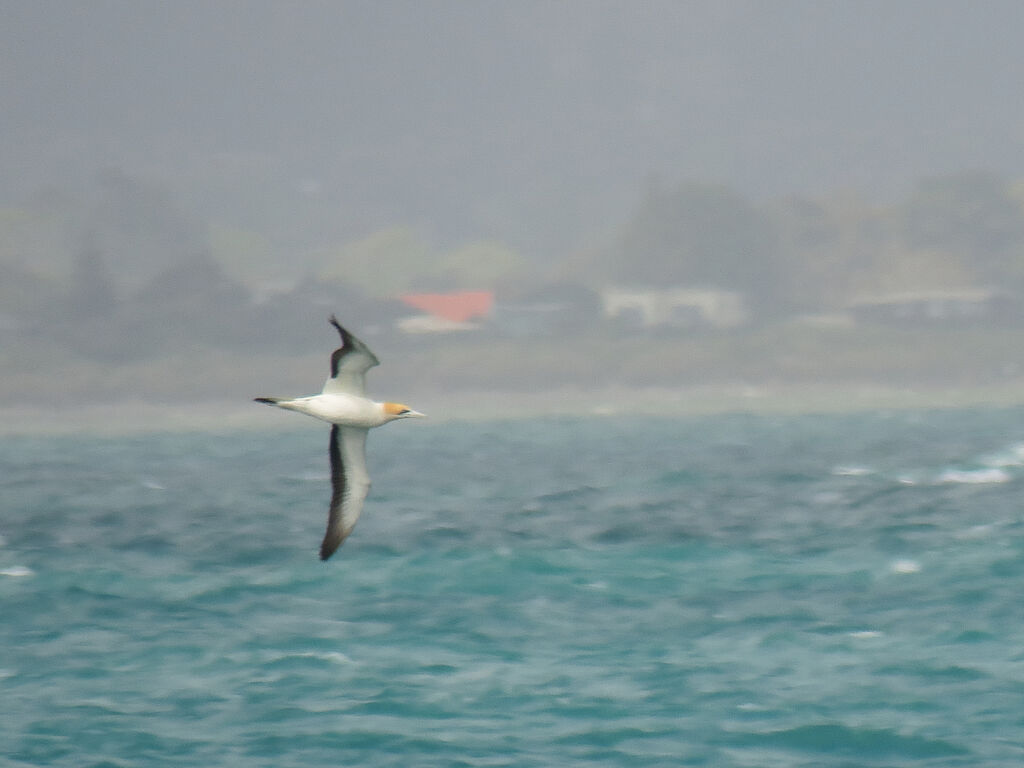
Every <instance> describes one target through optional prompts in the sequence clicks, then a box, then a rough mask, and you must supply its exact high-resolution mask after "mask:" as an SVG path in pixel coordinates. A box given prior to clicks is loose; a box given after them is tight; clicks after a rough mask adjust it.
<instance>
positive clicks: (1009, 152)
mask: <svg viewBox="0 0 1024 768" xmlns="http://www.w3.org/2000/svg"><path fill="white" fill-rule="evenodd" d="M0 18H2V19H3V23H2V24H0V104H2V105H3V109H2V118H0V138H2V141H0V269H2V273H3V275H4V279H3V281H2V284H0V366H2V370H3V374H2V375H0V398H2V400H0V402H2V404H3V408H4V409H6V411H11V410H12V409H17V408H37V409H38V408H42V409H46V410H50V409H53V408H55V407H56V408H57V409H58V410H59V409H67V408H70V407H73V406H77V405H82V404H103V403H109V402H110V401H111V399H115V400H120V401H122V402H130V403H132V404H134V405H135V406H137V407H141V406H142V405H145V406H147V407H148V406H152V407H154V408H160V407H164V406H166V405H169V404H180V403H182V402H189V401H192V402H204V403H219V402H226V401H231V402H235V401H237V402H238V404H239V407H240V408H241V407H244V406H245V404H246V402H247V400H248V398H249V397H250V396H252V395H255V394H275V393H276V394H304V393H309V392H312V391H315V390H317V389H318V388H319V384H320V383H321V380H322V377H323V375H324V374H325V373H326V365H327V356H328V355H329V353H330V350H331V349H332V348H333V346H334V343H335V341H336V337H335V336H334V335H333V331H332V329H331V328H330V327H329V326H328V325H327V322H326V319H327V316H328V315H329V314H330V313H331V312H336V313H337V314H338V316H339V318H340V319H341V320H342V321H343V322H344V323H345V324H346V325H348V326H349V327H350V328H351V329H352V330H353V331H355V332H356V333H358V334H359V335H361V336H362V337H364V338H365V340H366V341H367V342H368V343H369V344H370V345H371V346H372V347H373V348H374V349H375V350H376V352H377V354H378V356H379V357H380V358H381V360H382V362H383V365H382V366H381V368H379V369H377V370H375V371H374V373H373V374H372V379H371V389H372V390H373V391H381V392H382V394H386V393H388V392H389V391H390V390H394V389H400V390H401V391H402V393H403V396H404V397H407V398H408V399H409V400H411V401H412V400H415V401H416V402H419V403H423V402H424V401H426V403H425V404H424V408H425V409H426V408H428V407H429V405H430V402H431V400H432V399H433V400H434V402H435V403H436V404H437V408H435V410H440V411H441V413H442V414H444V413H446V412H448V413H450V412H452V411H453V410H457V409H458V407H459V403H460V399H461V401H462V402H466V403H469V402H471V403H472V404H473V407H474V408H477V409H479V410H480V411H483V412H486V411H488V409H491V410H493V411H495V412H502V411H504V410H508V408H505V407H502V406H499V405H497V404H496V403H495V401H502V402H504V403H506V404H507V403H509V402H512V401H516V402H519V401H517V400H516V398H519V399H520V400H523V399H524V398H525V399H526V400H528V399H529V398H530V397H533V398H537V397H544V396H546V395H547V393H557V397H556V396H555V395H554V394H552V398H554V399H555V400H557V402H558V403H559V404H565V405H566V407H568V405H569V404H570V403H573V404H576V406H575V407H579V406H578V403H579V402H580V400H581V399H582V401H583V402H584V403H586V405H585V406H584V407H583V410H587V409H588V408H591V407H592V408H593V409H596V410H600V409H609V408H612V409H614V408H616V407H620V406H621V403H619V402H617V398H619V397H628V396H629V395H628V393H635V392H640V391H656V392H658V393H660V396H663V397H665V398H667V399H668V400H670V401H671V402H672V403H673V404H674V405H675V406H679V407H683V404H685V402H686V401H687V398H688V397H691V396H692V397H696V398H698V399H700V398H704V399H705V400H708V398H709V397H710V398H711V400H712V401H713V400H714V393H716V392H717V393H720V394H722V397H724V398H725V400H726V401H729V402H732V400H730V398H732V397H733V396H734V395H735V398H736V402H740V403H741V404H745V405H749V406H751V407H754V406H756V403H757V401H758V398H768V399H770V397H771V396H772V393H776V392H780V391H786V392H790V393H793V392H796V393H797V399H799V396H800V395H799V393H802V392H803V393H806V392H807V391H810V390H814V391H842V392H846V393H848V392H877V391H885V392H890V393H897V394H898V395H899V396H900V397H901V398H903V401H907V397H911V399H912V396H913V395H914V394H915V393H922V392H933V393H934V392H942V393H943V397H946V396H947V395H948V396H950V397H954V399H955V397H963V398H967V399H971V398H972V397H976V398H977V399H982V400H984V399H986V398H987V399H992V400H999V401H1018V400H1019V399H1020V395H1018V394H1016V393H1017V392H1018V391H1019V392H1020V393H1024V344H1022V343H1021V342H1022V341H1024V152H1022V150H1024V102H1022V101H1021V100H1020V99H1019V98H1018V90H1019V84H1020V83H1021V82H1022V81H1024V53H1022V49H1021V47H1020V45H1019V29H1020V24H1019V19H1020V6H1019V4H1018V3H1016V2H995V1H994V2H933V1H930V0H929V1H924V0H922V1H918V0H912V1H905V2H898V3H891V2H857V3H820V2H813V1H811V0H808V1H806V2H802V1H801V2H798V1H793V0H786V1H783V2H774V3H761V2H718V1H716V2H654V1H651V2H638V3H625V2H619V3H614V2H589V1H583V0H579V1H577V0H569V1H567V2H534V1H532V0H529V1H522V2H507V3H499V2H455V1H452V0H436V1H432V2H310V3H301V4H299V3H285V2H266V1H264V0H254V1H252V2H226V1H225V2H193V1H191V0H188V1H185V2H176V3H158V2H128V1H127V0H125V1H121V0H104V1H97V2H90V3H65V2H56V1H54V2H33V3H21V2H15V1H14V0H2V1H0ZM424 296H427V297H431V298H429V299H424V298H423V297H424ZM474 302H475V303H474ZM481 302H482V303H481ZM424 306H429V307H435V306H437V307H441V310H439V311H434V310H424V309H423V307H424ZM474 307H477V308H476V309H474ZM479 307H483V309H479ZM588 393H590V394H588ZM593 393H599V394H593ZM624 393H627V394H624ZM708 393H711V395H709V394H708ZM908 393H909V394H908ZM950 393H954V395H955V396H954V395H950ZM971 393H974V394H973V395H972V394H971ZM978 393H981V394H978ZM591 395H593V396H592V398H591ZM588 398H591V399H588ZM840 399H843V398H842V397H841V398H840ZM847 400H848V398H847ZM709 402H710V401H709ZM814 405H820V401H814V403H812V404H811V406H814ZM648 407H650V406H648ZM708 407H715V405H714V403H713V402H712V403H711V404H710V405H708ZM125 412H126V413H127V410H126V411H125Z"/></svg>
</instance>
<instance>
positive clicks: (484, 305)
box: [399, 291, 494, 323]
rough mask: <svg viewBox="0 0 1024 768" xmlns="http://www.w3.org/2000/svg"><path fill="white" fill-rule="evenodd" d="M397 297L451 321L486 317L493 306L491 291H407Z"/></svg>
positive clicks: (462, 321)
mask: <svg viewBox="0 0 1024 768" xmlns="http://www.w3.org/2000/svg"><path fill="white" fill-rule="evenodd" d="M399 298H400V299H401V300H402V301H403V302H404V303H406V304H408V305H409V306H410V307H415V308H416V309H419V310H422V311H424V312H426V313H427V314H430V315H435V316H437V317H443V318H444V319H445V320H451V321H452V322H453V323H465V322H467V321H469V320H475V319H476V318H479V317H487V316H488V315H489V314H491V308H492V307H493V306H494V294H493V293H492V292H491V291H462V292H461V293H407V294H405V295H404V296H400V297H399Z"/></svg>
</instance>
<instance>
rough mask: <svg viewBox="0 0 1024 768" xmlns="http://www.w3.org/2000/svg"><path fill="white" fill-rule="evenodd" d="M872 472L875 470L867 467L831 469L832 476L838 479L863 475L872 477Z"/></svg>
mask: <svg viewBox="0 0 1024 768" xmlns="http://www.w3.org/2000/svg"><path fill="white" fill-rule="evenodd" d="M874 472H875V470H873V469H870V468H868V467H858V466H848V467H847V466H838V467H833V468H832V474H833V475H838V476H839V477H863V476H864V475H872V474H874Z"/></svg>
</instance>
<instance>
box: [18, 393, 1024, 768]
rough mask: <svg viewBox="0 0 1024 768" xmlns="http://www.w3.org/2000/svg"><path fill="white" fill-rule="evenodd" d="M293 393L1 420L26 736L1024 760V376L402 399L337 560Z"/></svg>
mask: <svg viewBox="0 0 1024 768" xmlns="http://www.w3.org/2000/svg"><path fill="white" fill-rule="evenodd" d="M274 423H275V426H276V425H279V424H281V423H283V422H282V421H276V422H274ZM289 426H293V428H292V430H290V431H286V432H281V431H267V432H245V433H238V434H228V435H224V434H154V435H142V436H132V437H123V438H102V439H100V438H95V439H91V438H88V437H81V436H76V437H46V438H8V439H5V440H4V441H3V442H2V443H0V536H2V546H0V765H2V766H4V768H7V767H8V766H68V767H69V768H70V767H71V766H74V767H75V768H79V767H81V766H175V767H181V766H202V767H203V768H209V767H211V766H245V767H246V768H253V767H254V766H267V767H268V768H269V767H271V766H273V767H274V768H287V767H289V766H310V765H317V766H322V765H352V766H368V767H373V766H403V767H405V766H569V765H571V766H690V765H696V766H751V767H755V766H756V767H757V768H764V767H766V766H768V767H770V766H823V765H825V766H847V767H849V766H925V765H926V766H1010V765H1021V764H1024V599H1022V594H1024V410H989V411H986V410H977V411H943V412H897V413H873V414H856V415H843V416H798V417H789V416H787V417H774V416H754V415H732V416H718V417H711V418H674V419H669V420H657V419H654V418H645V419H643V420H640V421H632V420H629V419H625V418H617V417H602V418H593V419H554V420H551V419H548V420H528V421H510V422H493V423H465V424H461V423H435V424H426V423H400V424H395V425H389V426H388V427H385V428H383V429H381V430H377V431H375V432H374V433H373V434H372V435H371V436H370V437H371V439H370V441H369V453H370V465H371V471H372V474H373V477H374V488H373V490H372V491H371V495H370V498H369V500H368V502H367V506H366V510H365V512H364V515H363V518H362V520H360V523H359V525H358V527H357V528H356V530H355V533H354V534H353V536H352V537H351V538H350V539H349V541H348V542H346V544H345V545H344V546H343V547H342V549H341V550H339V552H338V554H337V555H336V556H335V557H334V558H333V559H332V560H330V561H329V562H327V563H320V562H319V561H318V560H317V557H316V548H317V545H318V543H319V540H320V537H321V535H322V531H323V526H324V523H325V519H326V502H327V498H328V496H329V488H328V479H327V456H326V445H327V430H326V428H321V427H320V425H318V424H316V423H315V422H312V421H311V420H310V421H305V420H302V419H299V418H298V417H296V419H295V420H294V425H291V424H289Z"/></svg>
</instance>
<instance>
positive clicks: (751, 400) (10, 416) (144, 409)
mask: <svg viewBox="0 0 1024 768" xmlns="http://www.w3.org/2000/svg"><path fill="white" fill-rule="evenodd" d="M409 400H410V402H412V401H413V397H412V396H410V398H409ZM415 405H416V407H417V408H418V409H422V410H423V411H425V412H426V413H427V414H428V415H429V417H430V419H431V421H430V422H427V423H446V422H452V421H461V420H465V421H491V420H494V421H500V420H504V419H522V418H543V417H588V416H592V417H598V418H599V417H613V416H628V415H638V416H640V415H644V416H658V415H662V416H676V417H687V416H710V415H716V414H728V413H754V414H793V415H796V414H816V413H822V414H825V413H856V412H860V411H876V410H929V409H956V408H986V407H987V408H1010V407H1015V406H1022V405H1024V381H1019V382H1007V383H1003V384H1001V385H999V386H990V387H980V386H976V387H935V386H930V387H929V386H920V387H884V386H880V385H873V384H864V385H855V384H850V385H844V386H829V385H825V384H818V383H816V384H779V385H763V386H761V385H745V384H733V385H723V386H699V387H677V388H668V387H639V388H624V387H609V388H595V389H590V390H585V389H580V388H575V387H563V388H557V389H552V390H548V391H545V392H528V393H527V392H510V391H499V390H491V391H484V390H467V391H461V392H460V391H447V392H434V393H430V392H420V393H418V394H417V395H416V396H415ZM298 428H301V422H299V421H297V420H295V419H294V418H288V415H287V414H282V413H278V412H276V411H271V410H268V409H265V408H260V407H258V406H257V405H255V404H254V403H252V402H250V401H249V400H247V399H245V398H240V399H239V400H230V401H226V400H204V401H199V402H192V403H188V402H159V403H158V402H147V401H143V400H135V401H130V400H129V401H125V400H119V401H118V402H117V403H116V404H111V403H96V402H92V403H89V402H85V403H80V404H61V405H59V406H56V407H52V408H49V407H43V406H40V405H38V404H25V405H4V406H0V435H3V436H19V435H21V436H46V435H76V434H77V435H96V436H116V435H126V434H145V433H153V432H237V431H248V430H268V429H270V430H272V429H282V430H290V429H298Z"/></svg>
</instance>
